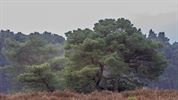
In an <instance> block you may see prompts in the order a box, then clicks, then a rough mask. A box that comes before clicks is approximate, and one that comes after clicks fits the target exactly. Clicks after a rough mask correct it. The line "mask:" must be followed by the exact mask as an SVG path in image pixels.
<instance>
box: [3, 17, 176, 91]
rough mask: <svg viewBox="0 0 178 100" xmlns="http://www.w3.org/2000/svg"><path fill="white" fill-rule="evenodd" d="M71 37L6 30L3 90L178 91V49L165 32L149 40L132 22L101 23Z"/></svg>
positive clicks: (71, 32)
mask: <svg viewBox="0 0 178 100" xmlns="http://www.w3.org/2000/svg"><path fill="white" fill-rule="evenodd" d="M65 35H66V38H67V40H66V41H65V40H64V38H63V37H61V36H58V35H56V34H51V33H49V32H44V33H42V34H40V33H38V32H35V33H31V34H30V35H24V34H22V33H16V34H14V33H13V32H10V31H9V30H7V31H3V30H2V31H1V32H0V38H1V39H0V47H1V48H0V50H1V53H0V55H1V57H0V64H1V69H0V77H1V78H0V84H1V87H0V90H1V91H3V92H12V91H44V90H46V91H55V90H64V89H70V90H75V91H78V92H91V91H94V90H111V91H123V90H131V89H135V88H139V87H143V86H149V87H160V88H178V86H177V85H178V84H177V80H178V78H177V76H178V75H177V76H175V75H176V74H174V72H176V71H178V68H177V66H178V64H177V61H176V60H177V58H178V43H174V44H170V43H169V39H168V38H167V37H166V36H165V33H164V32H160V33H158V35H157V34H156V33H155V32H153V31H152V30H150V32H149V35H148V36H146V35H145V34H143V33H142V32H141V29H137V28H136V27H134V25H133V24H132V23H131V22H130V21H129V20H127V19H124V18H119V19H117V20H115V19H104V20H99V22H97V23H96V24H94V28H93V29H77V30H73V31H69V32H67V33H65ZM176 78H177V79H176ZM173 79H174V81H172V80H173ZM168 82H169V83H168ZM170 82H171V83H170ZM173 84H174V85H173ZM170 86H171V87H170Z"/></svg>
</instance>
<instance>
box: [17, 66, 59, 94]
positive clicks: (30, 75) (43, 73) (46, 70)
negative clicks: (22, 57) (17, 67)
mask: <svg viewBox="0 0 178 100" xmlns="http://www.w3.org/2000/svg"><path fill="white" fill-rule="evenodd" d="M18 80H19V81H20V82H22V83H24V84H25V89H26V88H27V89H28V90H38V91H44V90H47V91H54V90H55V89H56V85H57V84H58V81H57V77H56V75H55V73H53V72H52V70H51V68H50V66H49V64H47V63H45V64H41V65H33V66H28V67H26V72H25V73H23V74H20V75H18Z"/></svg>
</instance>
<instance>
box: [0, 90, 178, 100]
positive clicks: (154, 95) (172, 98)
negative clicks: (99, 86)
mask: <svg viewBox="0 0 178 100" xmlns="http://www.w3.org/2000/svg"><path fill="white" fill-rule="evenodd" d="M0 100H178V91H176V90H157V89H137V90H134V91H125V92H121V93H118V92H110V91H102V92H98V91H94V92H92V93H89V94H83V93H75V92H70V91H63V92H62V91H55V92H32V93H16V94H0Z"/></svg>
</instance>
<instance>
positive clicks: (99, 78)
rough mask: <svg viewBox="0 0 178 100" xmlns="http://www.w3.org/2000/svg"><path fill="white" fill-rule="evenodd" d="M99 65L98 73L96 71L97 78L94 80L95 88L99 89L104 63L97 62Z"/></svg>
mask: <svg viewBox="0 0 178 100" xmlns="http://www.w3.org/2000/svg"><path fill="white" fill-rule="evenodd" d="M99 66H100V70H99V73H98V80H97V81H96V88H97V89H100V86H99V84H100V82H101V79H102V76H103V71H104V65H103V64H101V63H99Z"/></svg>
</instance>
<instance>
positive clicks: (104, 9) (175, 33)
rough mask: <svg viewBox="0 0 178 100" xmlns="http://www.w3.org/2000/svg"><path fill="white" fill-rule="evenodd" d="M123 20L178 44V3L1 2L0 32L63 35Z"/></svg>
mask: <svg viewBox="0 0 178 100" xmlns="http://www.w3.org/2000/svg"><path fill="white" fill-rule="evenodd" d="M121 17H124V18H127V19H129V20H131V22H132V23H133V24H134V25H135V26H136V27H137V28H141V29H142V32H143V33H144V34H148V31H149V30H150V29H153V30H154V31H155V32H156V33H158V32H165V33H166V36H167V37H169V38H170V39H171V42H174V41H178V0H0V29H4V30H6V29H10V30H12V31H14V32H23V33H25V34H29V33H32V32H44V31H49V32H52V33H56V34H59V35H62V36H64V33H65V32H68V31H71V30H75V29H77V28H81V29H84V28H90V29H92V28H93V26H94V23H96V22H98V20H100V19H105V18H115V19H117V18H121Z"/></svg>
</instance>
